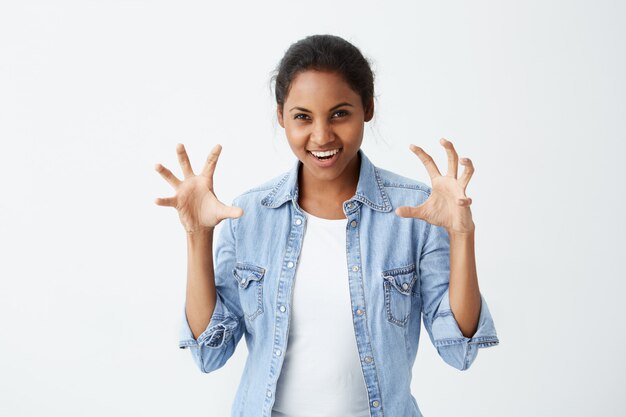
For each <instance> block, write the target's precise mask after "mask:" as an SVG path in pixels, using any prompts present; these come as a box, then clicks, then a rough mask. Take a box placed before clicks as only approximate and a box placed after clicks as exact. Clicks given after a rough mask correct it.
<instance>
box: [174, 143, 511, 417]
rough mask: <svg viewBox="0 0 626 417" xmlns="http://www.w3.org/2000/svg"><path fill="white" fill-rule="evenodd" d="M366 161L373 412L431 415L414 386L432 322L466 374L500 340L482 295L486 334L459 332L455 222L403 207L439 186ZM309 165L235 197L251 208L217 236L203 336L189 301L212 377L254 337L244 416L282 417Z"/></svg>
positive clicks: (362, 196) (354, 259)
mask: <svg viewBox="0 0 626 417" xmlns="http://www.w3.org/2000/svg"><path fill="white" fill-rule="evenodd" d="M359 156H360V161H361V162H360V172H359V181H358V185H357V189H356V193H355V195H354V196H353V197H352V198H350V199H349V200H347V201H345V202H344V203H343V211H344V213H345V216H346V217H347V219H348V221H347V225H346V254H347V260H348V262H347V265H346V268H347V274H348V279H349V289H350V299H351V304H352V322H353V324H354V332H355V337H356V342H357V349H358V354H359V356H360V359H361V369H362V371H363V377H364V380H365V385H366V387H367V394H368V397H369V409H370V413H371V416H372V417H383V416H386V417H399V416H402V417H420V416H422V414H421V412H420V410H419V407H418V405H417V402H416V401H415V398H414V397H413V395H412V394H411V389H410V386H411V376H412V368H413V363H414V361H415V356H416V354H417V349H418V342H419V336H420V330H421V320H422V317H423V322H424V327H425V328H426V331H427V332H428V336H429V337H430V340H431V342H432V343H433V345H434V346H435V348H436V349H437V352H438V354H439V355H440V356H441V358H442V359H443V360H444V361H445V362H446V363H448V364H449V365H451V366H453V367H454V368H457V369H459V370H466V369H468V368H469V366H470V365H471V364H472V362H473V361H474V360H475V359H476V355H477V354H478V349H479V348H483V347H489V346H494V345H497V344H498V343H499V340H498V337H497V335H496V329H495V326H494V322H493V319H492V317H491V314H490V313H489V309H488V308H487V303H486V302H485V299H484V298H483V297H482V295H481V309H480V319H479V323H478V329H477V330H476V333H475V334H474V335H473V336H472V337H471V338H469V337H465V336H463V334H462V333H461V330H460V329H459V326H458V324H457V322H456V320H455V318H454V315H453V313H452V310H451V309H450V301H449V296H448V289H449V279H450V242H449V238H448V233H447V231H446V229H445V228H443V227H440V226H434V225H431V224H429V223H427V222H425V221H423V220H420V219H414V218H402V217H399V216H397V215H396V214H395V213H394V209H395V208H396V207H400V206H405V205H407V206H409V205H410V206H415V205H418V204H421V203H423V202H424V201H425V200H426V199H427V198H428V196H429V195H430V192H431V188H430V187H429V186H427V185H426V184H424V183H422V182H419V181H416V180H413V179H409V178H406V177H403V176H400V175H398V174H395V173H393V172H391V171H387V170H384V169H381V168H378V167H376V166H374V165H373V164H372V163H371V161H370V160H369V159H368V158H367V156H365V154H364V153H363V150H362V149H361V150H359ZM300 165H301V162H300V161H299V160H296V163H295V164H294V166H293V168H292V169H291V170H290V171H289V172H287V173H285V174H283V175H280V176H278V177H275V178H274V179H272V180H270V181H267V182H266V183H264V184H262V185H260V186H258V187H255V188H253V189H251V190H248V191H246V192H245V193H243V194H241V195H239V196H238V197H236V198H235V199H234V200H233V202H232V204H233V205H235V206H238V207H241V208H243V210H244V214H243V216H241V217H240V218H238V219H225V220H223V222H225V223H224V224H223V226H222V227H221V229H220V232H219V234H218V237H217V239H216V241H215V243H214V268H215V286H216V289H217V304H216V306H215V310H214V312H213V315H212V317H211V321H210V323H209V324H208V326H207V328H206V330H205V331H204V332H203V333H202V334H201V335H200V336H199V337H198V339H197V340H196V339H194V337H193V333H192V332H191V329H190V328H189V324H188V322H187V317H186V314H185V311H184V307H183V316H182V325H181V335H180V341H179V347H180V348H189V349H190V351H191V355H192V357H193V360H194V361H195V363H196V365H197V366H198V368H199V369H200V370H201V371H202V372H206V373H208V372H211V371H214V370H216V369H218V368H220V367H222V366H224V364H225V363H226V362H227V361H228V359H229V358H230V357H231V355H232V354H233V352H234V351H235V348H236V346H237V344H238V342H239V341H240V340H241V337H242V336H245V339H246V344H247V346H248V357H247V361H246V364H245V368H244V371H243V375H242V379H241V381H240V384H239V387H238V390H237V393H236V396H235V400H234V403H233V408H232V416H239V417H261V416H262V417H271V410H272V406H273V404H274V393H275V389H276V381H277V380H278V377H279V375H280V370H281V366H282V364H283V357H284V355H283V353H284V352H285V351H286V350H287V349H289V346H288V345H287V341H288V334H289V323H290V317H291V294H292V289H293V283H294V275H295V272H296V268H297V266H298V258H299V254H300V249H301V247H302V240H303V237H304V233H305V229H306V224H307V223H306V222H307V220H306V217H305V214H304V213H303V212H302V210H301V209H300V207H299V206H298V172H299V166H300ZM320 308H324V306H323V305H322V306H320ZM319 337H324V335H323V334H320V335H319ZM328 343H333V341H332V340H328ZM311 360H320V361H323V360H324V358H311ZM311 395H316V394H315V393H314V392H312V393H311Z"/></svg>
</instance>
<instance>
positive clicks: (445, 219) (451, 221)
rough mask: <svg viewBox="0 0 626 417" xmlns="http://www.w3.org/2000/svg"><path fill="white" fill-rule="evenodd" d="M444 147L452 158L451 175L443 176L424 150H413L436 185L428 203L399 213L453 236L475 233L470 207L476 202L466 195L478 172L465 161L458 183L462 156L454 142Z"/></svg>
mask: <svg viewBox="0 0 626 417" xmlns="http://www.w3.org/2000/svg"><path fill="white" fill-rule="evenodd" d="M441 144H442V145H443V146H444V147H445V148H446V152H447V154H448V172H447V173H446V175H445V176H443V175H441V173H440V172H439V169H438V168H437V165H436V164H435V162H434V161H433V159H432V158H431V157H430V155H428V154H427V153H426V152H424V151H423V150H422V149H421V148H420V147H417V146H414V145H412V146H411V150H412V151H413V152H414V153H415V154H416V155H417V156H418V157H419V158H420V160H421V161H422V162H423V163H424V166H425V167H426V169H427V171H428V174H429V175H430V178H431V181H432V187H431V188H432V191H431V193H430V196H429V197H428V199H427V200H426V201H425V202H424V203H423V204H421V205H419V206H416V207H411V206H402V207H398V208H397V209H396V214H397V215H398V216H401V217H413V218H418V219H422V220H424V221H427V222H428V223H430V224H433V225H435V226H443V227H445V228H446V229H447V230H448V231H449V232H458V233H468V232H472V231H473V230H474V222H473V220H472V212H471V210H470V208H469V206H470V205H471V204H472V199H471V198H469V197H467V196H466V195H465V189H466V188H467V184H468V182H469V179H470V178H471V176H472V173H473V172H474V167H473V165H472V163H471V161H470V160H469V159H467V158H464V159H463V160H461V164H463V165H465V170H464V172H463V175H462V176H461V177H460V178H458V179H457V164H458V155H457V153H456V151H455V150H454V146H453V145H452V142H449V141H447V140H445V139H442V141H441Z"/></svg>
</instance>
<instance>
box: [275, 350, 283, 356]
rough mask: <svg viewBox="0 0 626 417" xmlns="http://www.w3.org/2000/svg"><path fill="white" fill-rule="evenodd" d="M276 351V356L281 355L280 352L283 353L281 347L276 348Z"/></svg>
mask: <svg viewBox="0 0 626 417" xmlns="http://www.w3.org/2000/svg"><path fill="white" fill-rule="evenodd" d="M274 353H275V354H276V356H280V354H281V353H282V352H281V351H280V349H276V350H275V351H274Z"/></svg>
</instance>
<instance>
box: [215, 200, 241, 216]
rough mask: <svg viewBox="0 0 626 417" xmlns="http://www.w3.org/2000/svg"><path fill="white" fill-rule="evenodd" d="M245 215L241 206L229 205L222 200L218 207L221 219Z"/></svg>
mask: <svg viewBox="0 0 626 417" xmlns="http://www.w3.org/2000/svg"><path fill="white" fill-rule="evenodd" d="M242 215H243V209H242V208H241V207H234V206H227V205H226V204H224V203H222V202H220V203H219V207H218V217H219V218H220V219H225V218H227V217H229V218H235V219H236V218H238V217H241V216H242Z"/></svg>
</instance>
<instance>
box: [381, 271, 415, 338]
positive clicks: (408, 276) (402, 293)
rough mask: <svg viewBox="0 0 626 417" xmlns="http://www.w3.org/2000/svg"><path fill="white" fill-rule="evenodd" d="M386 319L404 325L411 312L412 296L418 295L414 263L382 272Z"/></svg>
mask: <svg viewBox="0 0 626 417" xmlns="http://www.w3.org/2000/svg"><path fill="white" fill-rule="evenodd" d="M382 277H383V286H384V292H385V314H386V316H387V320H388V321H389V322H391V323H393V324H395V325H397V326H400V327H404V326H405V325H406V323H407V321H408V318H409V315H410V313H411V305H412V304H413V301H414V297H418V296H419V280H418V279H417V273H416V270H415V264H410V265H407V266H402V267H398V268H393V269H388V270H386V271H383V272H382Z"/></svg>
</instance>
